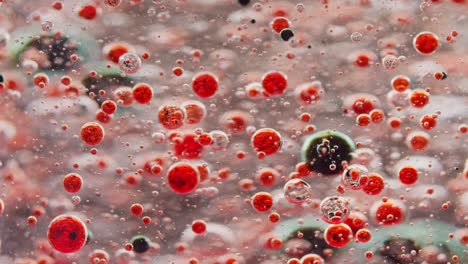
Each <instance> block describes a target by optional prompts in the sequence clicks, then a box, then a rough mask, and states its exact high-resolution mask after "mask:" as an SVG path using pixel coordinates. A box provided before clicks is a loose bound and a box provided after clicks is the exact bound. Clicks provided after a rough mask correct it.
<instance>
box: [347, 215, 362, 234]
mask: <svg viewBox="0 0 468 264" xmlns="http://www.w3.org/2000/svg"><path fill="white" fill-rule="evenodd" d="M344 223H345V224H347V225H348V226H349V227H350V228H351V230H353V234H356V233H357V231H359V229H362V228H364V227H365V226H366V224H367V217H366V216H365V215H364V214H362V213H359V212H351V213H350V214H349V216H348V218H346V220H345V221H344Z"/></svg>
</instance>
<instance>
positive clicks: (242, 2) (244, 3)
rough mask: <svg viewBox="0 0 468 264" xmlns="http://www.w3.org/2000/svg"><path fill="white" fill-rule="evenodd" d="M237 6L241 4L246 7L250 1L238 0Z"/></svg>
mask: <svg viewBox="0 0 468 264" xmlns="http://www.w3.org/2000/svg"><path fill="white" fill-rule="evenodd" d="M239 4H241V5H243V6H246V5H248V4H250V0H239Z"/></svg>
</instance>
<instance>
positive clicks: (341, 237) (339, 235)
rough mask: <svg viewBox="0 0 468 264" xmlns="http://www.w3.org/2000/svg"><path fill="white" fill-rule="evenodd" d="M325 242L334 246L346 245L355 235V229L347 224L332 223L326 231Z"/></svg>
mask: <svg viewBox="0 0 468 264" xmlns="http://www.w3.org/2000/svg"><path fill="white" fill-rule="evenodd" d="M323 236H324V238H325V242H327V244H328V245H330V246H331V247H334V248H341V247H344V246H346V245H347V244H348V243H349V242H350V241H351V239H352V237H353V231H352V230H351V228H350V227H349V226H348V225H346V224H336V225H330V226H329V227H327V229H325V232H324V235H323Z"/></svg>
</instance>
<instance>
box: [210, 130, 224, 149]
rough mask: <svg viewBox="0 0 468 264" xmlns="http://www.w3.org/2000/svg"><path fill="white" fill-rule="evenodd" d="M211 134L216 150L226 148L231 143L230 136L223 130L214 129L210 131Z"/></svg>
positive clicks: (213, 146)
mask: <svg viewBox="0 0 468 264" xmlns="http://www.w3.org/2000/svg"><path fill="white" fill-rule="evenodd" d="M210 136H211V138H212V139H213V144H211V148H212V149H214V150H223V149H226V148H227V146H228V144H229V137H228V135H227V134H226V133H224V132H223V131H221V130H213V131H211V132H210Z"/></svg>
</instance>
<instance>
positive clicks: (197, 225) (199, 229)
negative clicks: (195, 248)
mask: <svg viewBox="0 0 468 264" xmlns="http://www.w3.org/2000/svg"><path fill="white" fill-rule="evenodd" d="M192 231H193V232H194V233H195V234H197V235H201V234H203V233H205V231H206V223H205V221H203V220H195V221H193V223H192Z"/></svg>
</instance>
